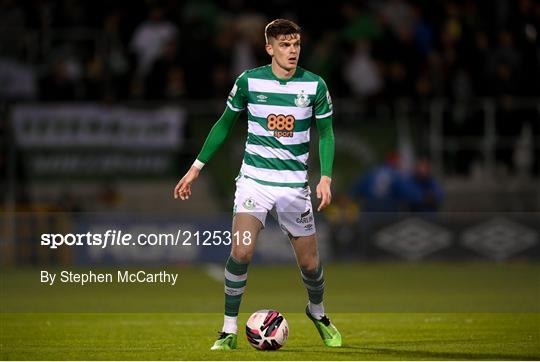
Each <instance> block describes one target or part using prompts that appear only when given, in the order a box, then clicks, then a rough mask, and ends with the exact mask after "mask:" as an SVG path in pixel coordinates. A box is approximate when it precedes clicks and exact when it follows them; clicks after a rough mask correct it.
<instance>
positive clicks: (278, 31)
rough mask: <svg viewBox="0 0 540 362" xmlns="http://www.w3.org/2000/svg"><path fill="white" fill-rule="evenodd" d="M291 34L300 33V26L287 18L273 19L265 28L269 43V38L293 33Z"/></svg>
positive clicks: (265, 35)
mask: <svg viewBox="0 0 540 362" xmlns="http://www.w3.org/2000/svg"><path fill="white" fill-rule="evenodd" d="M291 34H300V27H299V26H298V25H297V24H296V23H294V22H292V21H290V20H287V19H276V20H274V21H271V22H270V23H268V25H266V28H264V38H265V39H266V43H268V38H269V37H272V38H276V39H277V37H278V36H280V35H291Z"/></svg>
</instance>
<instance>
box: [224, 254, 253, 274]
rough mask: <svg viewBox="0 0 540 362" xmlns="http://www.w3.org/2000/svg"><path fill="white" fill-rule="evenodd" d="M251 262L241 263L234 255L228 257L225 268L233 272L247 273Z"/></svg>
mask: <svg viewBox="0 0 540 362" xmlns="http://www.w3.org/2000/svg"><path fill="white" fill-rule="evenodd" d="M248 266H249V263H240V262H238V261H236V260H235V259H234V258H233V257H232V256H229V258H228V259H227V264H226V265H225V269H227V271H228V272H229V273H231V274H234V275H242V274H246V273H247V270H248Z"/></svg>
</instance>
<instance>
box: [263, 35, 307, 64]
mask: <svg viewBox="0 0 540 362" xmlns="http://www.w3.org/2000/svg"><path fill="white" fill-rule="evenodd" d="M269 40H270V42H269V43H268V44H267V45H266V51H267V52H268V54H270V56H271V57H272V58H273V60H274V61H275V62H276V63H277V64H278V65H279V66H280V67H281V68H283V69H285V70H287V71H289V70H292V69H295V68H296V66H297V65H298V58H299V57H300V34H290V35H279V36H278V37H277V39H276V38H270V39H269Z"/></svg>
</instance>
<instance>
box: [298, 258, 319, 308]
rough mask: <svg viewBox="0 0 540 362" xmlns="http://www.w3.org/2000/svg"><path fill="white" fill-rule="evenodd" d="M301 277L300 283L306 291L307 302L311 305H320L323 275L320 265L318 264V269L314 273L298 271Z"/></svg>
mask: <svg viewBox="0 0 540 362" xmlns="http://www.w3.org/2000/svg"><path fill="white" fill-rule="evenodd" d="M300 274H301V275H302V281H303V282H304V286H305V287H306V289H307V292H308V297H309V301H310V302H311V303H312V304H320V303H322V301H323V294H324V275H323V267H322V264H320V263H319V267H318V268H317V270H316V271H315V272H312V273H310V272H308V271H307V270H305V269H301V270H300Z"/></svg>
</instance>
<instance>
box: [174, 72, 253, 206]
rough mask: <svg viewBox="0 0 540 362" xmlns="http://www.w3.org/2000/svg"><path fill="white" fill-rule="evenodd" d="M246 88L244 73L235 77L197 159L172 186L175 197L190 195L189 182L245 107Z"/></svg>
mask: <svg viewBox="0 0 540 362" xmlns="http://www.w3.org/2000/svg"><path fill="white" fill-rule="evenodd" d="M246 89H247V79H246V77H245V73H242V74H241V75H240V76H239V77H238V78H237V79H236V82H235V83H234V86H233V88H232V90H231V93H230V94H229V97H228V98H227V107H226V108H225V111H224V112H223V114H222V115H221V117H220V118H219V119H218V120H217V122H216V124H214V126H213V127H212V129H211V130H210V133H209V134H208V136H207V137H206V141H205V142H204V145H203V147H202V150H201V152H200V153H199V155H198V156H197V159H196V160H195V162H194V163H193V165H192V166H191V168H190V169H189V170H188V172H187V173H186V174H185V175H184V177H182V179H181V180H180V181H179V182H178V184H177V185H176V187H175V188H174V194H173V196H174V198H175V199H177V198H180V199H182V200H186V199H189V196H191V184H192V183H193V181H195V180H196V179H197V177H199V173H200V172H201V169H202V168H203V166H204V165H205V164H206V163H207V162H208V161H210V159H211V158H212V156H213V155H214V153H216V151H217V150H218V149H219V147H220V146H221V145H222V144H223V142H225V140H226V139H227V136H228V135H229V134H230V133H231V130H232V128H233V126H234V124H235V123H236V120H237V119H238V117H239V116H240V113H241V111H242V110H243V109H244V108H245V106H246V104H247V93H246Z"/></svg>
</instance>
